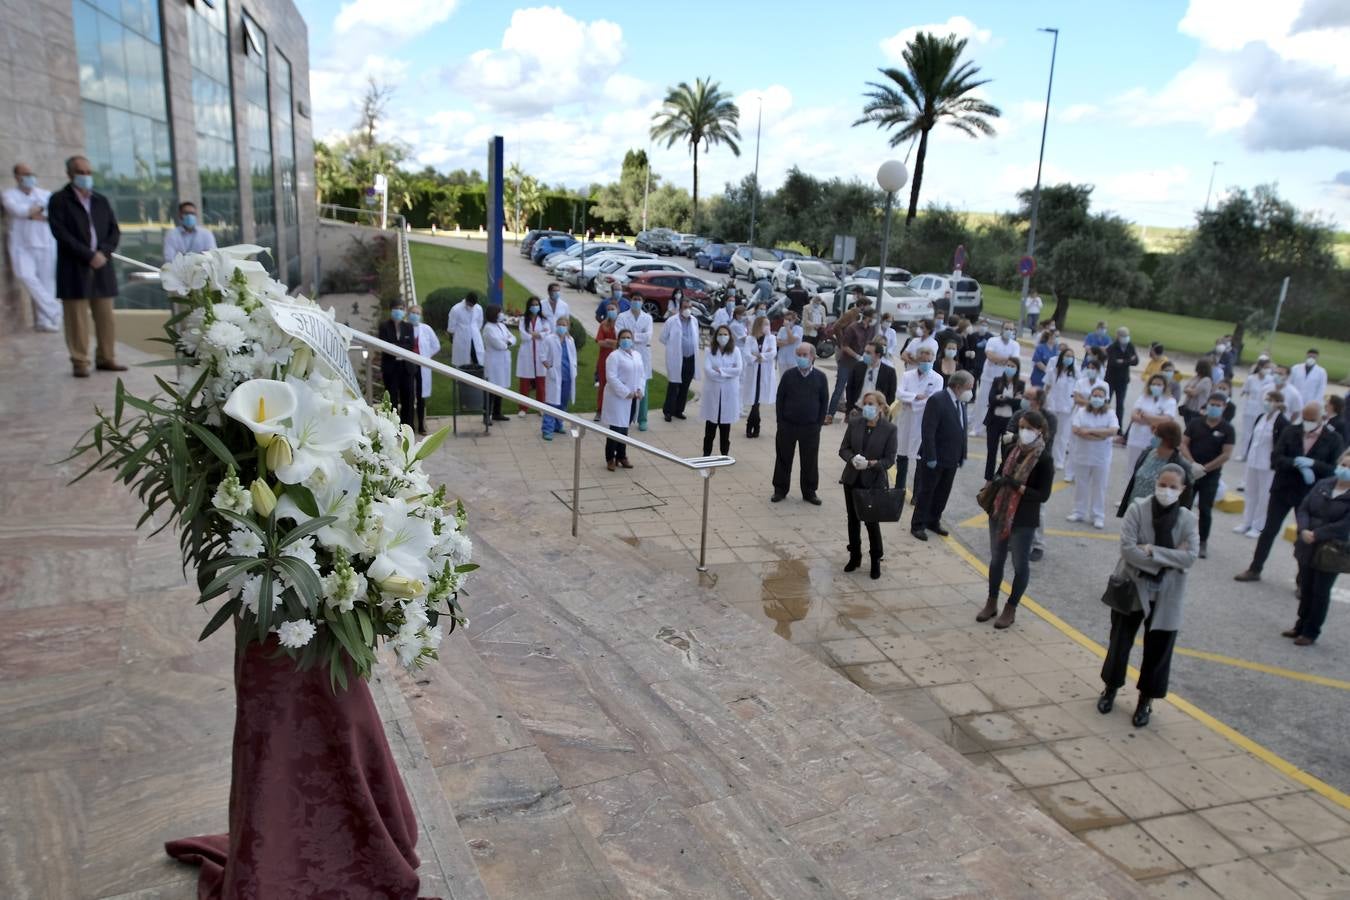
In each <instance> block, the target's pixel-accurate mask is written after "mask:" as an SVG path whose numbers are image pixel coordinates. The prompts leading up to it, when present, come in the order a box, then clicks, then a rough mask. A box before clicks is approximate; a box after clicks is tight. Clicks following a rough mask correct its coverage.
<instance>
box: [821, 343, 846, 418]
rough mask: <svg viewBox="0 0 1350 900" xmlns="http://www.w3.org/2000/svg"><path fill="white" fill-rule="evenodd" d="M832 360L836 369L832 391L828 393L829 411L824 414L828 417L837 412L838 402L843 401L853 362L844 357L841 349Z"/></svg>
mask: <svg viewBox="0 0 1350 900" xmlns="http://www.w3.org/2000/svg"><path fill="white" fill-rule="evenodd" d="M834 359H835V365H836V366H838V369H836V370H835V373H834V391H833V392H831V393H830V409H829V411H828V412H827V413H826V415H830V416H832V415H834V414H835V413H837V412H838V411H839V401H840V400H842V399H844V390H845V388H847V387H848V379H849V376H850V375H852V374H853V360H852V359H846V358H845V357H844V351H843V349H842V348H840V350H839V352H838V354H836V356H835V358H834Z"/></svg>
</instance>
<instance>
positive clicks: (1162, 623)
mask: <svg viewBox="0 0 1350 900" xmlns="http://www.w3.org/2000/svg"><path fill="white" fill-rule="evenodd" d="M1185 483H1186V470H1185V469H1183V468H1182V467H1181V466H1178V465H1176V464H1175V463H1168V464H1167V465H1165V466H1163V468H1162V471H1161V472H1159V473H1158V477H1157V483H1156V486H1155V487H1154V492H1153V496H1152V497H1141V498H1139V499H1138V500H1135V501H1134V502H1133V503H1131V504H1130V508H1129V509H1128V510H1127V511H1126V513H1125V519H1124V521H1122V522H1121V525H1120V562H1119V563H1117V564H1116V571H1115V573H1114V574H1112V576H1111V580H1110V583H1109V584H1108V586H1107V589H1106V593H1105V594H1104V595H1103V596H1102V602H1103V603H1105V604H1106V605H1107V606H1109V607H1111V643H1110V645H1109V646H1108V647H1107V649H1106V661H1105V662H1103V663H1102V681H1103V682H1104V683H1105V684H1106V688H1105V690H1103V691H1102V695H1101V697H1100V698H1098V700H1097V712H1099V713H1101V714H1102V715H1106V714H1107V713H1109V712H1110V711H1111V709H1112V707H1114V706H1115V702H1116V691H1118V690H1120V688H1121V687H1122V686H1123V685H1124V684H1125V670H1126V669H1127V668H1128V667H1129V663H1130V648H1131V647H1133V646H1134V636H1135V635H1136V634H1138V632H1139V626H1140V625H1143V626H1144V658H1143V660H1142V661H1141V662H1140V664H1139V702H1138V704H1137V705H1136V706H1135V708H1134V718H1133V720H1132V721H1133V722H1134V727H1135V728H1143V727H1144V726H1145V725H1147V724H1148V720H1149V716H1151V715H1152V713H1153V701H1154V700H1156V699H1158V698H1160V697H1166V696H1167V678H1168V673H1169V672H1170V670H1171V667H1172V649H1173V647H1175V646H1176V640H1177V630H1178V629H1179V628H1180V627H1181V609H1182V606H1183V604H1184V602H1185V599H1186V572H1187V570H1189V569H1190V567H1191V566H1192V565H1194V564H1195V561H1196V560H1197V559H1198V558H1199V554H1200V520H1199V519H1198V518H1196V515H1195V513H1193V512H1191V511H1190V510H1189V509H1187V508H1186V507H1184V506H1182V505H1181V503H1180V502H1179V501H1180V500H1181V492H1182V490H1183V488H1184V485H1185Z"/></svg>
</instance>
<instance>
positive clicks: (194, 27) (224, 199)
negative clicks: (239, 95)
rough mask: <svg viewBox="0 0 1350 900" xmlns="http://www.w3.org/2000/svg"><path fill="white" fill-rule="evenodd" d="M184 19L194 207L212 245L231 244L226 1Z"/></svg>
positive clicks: (191, 9) (234, 198)
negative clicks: (196, 187)
mask: <svg viewBox="0 0 1350 900" xmlns="http://www.w3.org/2000/svg"><path fill="white" fill-rule="evenodd" d="M187 22H188V55H189V57H190V58H191V61H192V111H193V120H194V125H195V127H196V132H197V167H198V171H199V173H200V177H201V198H200V201H199V203H198V208H199V210H200V213H201V220H202V224H203V225H205V226H206V227H207V228H209V229H211V231H212V232H214V233H215V237H216V242H217V243H218V244H220V245H221V246H226V245H229V244H237V243H239V239H240V232H239V167H238V163H237V161H236V158H235V147H234V106H233V104H232V102H231V96H232V93H231V91H230V33H229V32H230V30H229V17H228V9H227V6H226V0H215V2H214V3H194V4H191V5H189V6H188V13H187ZM183 199H185V200H191V199H194V198H191V197H185V198H183Z"/></svg>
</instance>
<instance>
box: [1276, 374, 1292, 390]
mask: <svg viewBox="0 0 1350 900" xmlns="http://www.w3.org/2000/svg"><path fill="white" fill-rule="evenodd" d="M1288 380H1289V376H1288V375H1276V376H1275V383H1276V384H1278V385H1279V386H1280V387H1284V383H1285V382H1286V381H1288Z"/></svg>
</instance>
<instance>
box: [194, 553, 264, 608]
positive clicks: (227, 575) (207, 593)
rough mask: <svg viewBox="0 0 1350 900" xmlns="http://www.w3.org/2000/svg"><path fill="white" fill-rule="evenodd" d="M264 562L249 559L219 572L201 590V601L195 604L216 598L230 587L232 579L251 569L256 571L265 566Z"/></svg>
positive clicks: (262, 560)
mask: <svg viewBox="0 0 1350 900" xmlns="http://www.w3.org/2000/svg"><path fill="white" fill-rule="evenodd" d="M266 562H267V560H265V559H249V560H246V561H245V562H241V563H236V564H235V565H232V566H230V567H229V568H228V569H226V570H225V571H224V572H221V573H220V574H219V575H217V576H216V577H215V578H213V579H211V581H209V582H208V583H207V585H206V587H204V588H202V590H201V599H200V600H198V601H197V602H198V603H205V602H206V601H207V600H210V599H211V598H212V597H214V596H216V595H217V594H219V593H220V592H221V591H224V590H225V589H227V588H228V587H229V586H230V582H231V581H232V580H234V577H235V576H236V575H239V574H242V573H246V572H249V571H250V570H252V569H256V568H258V567H259V566H261V565H263V564H265V563H266Z"/></svg>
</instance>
